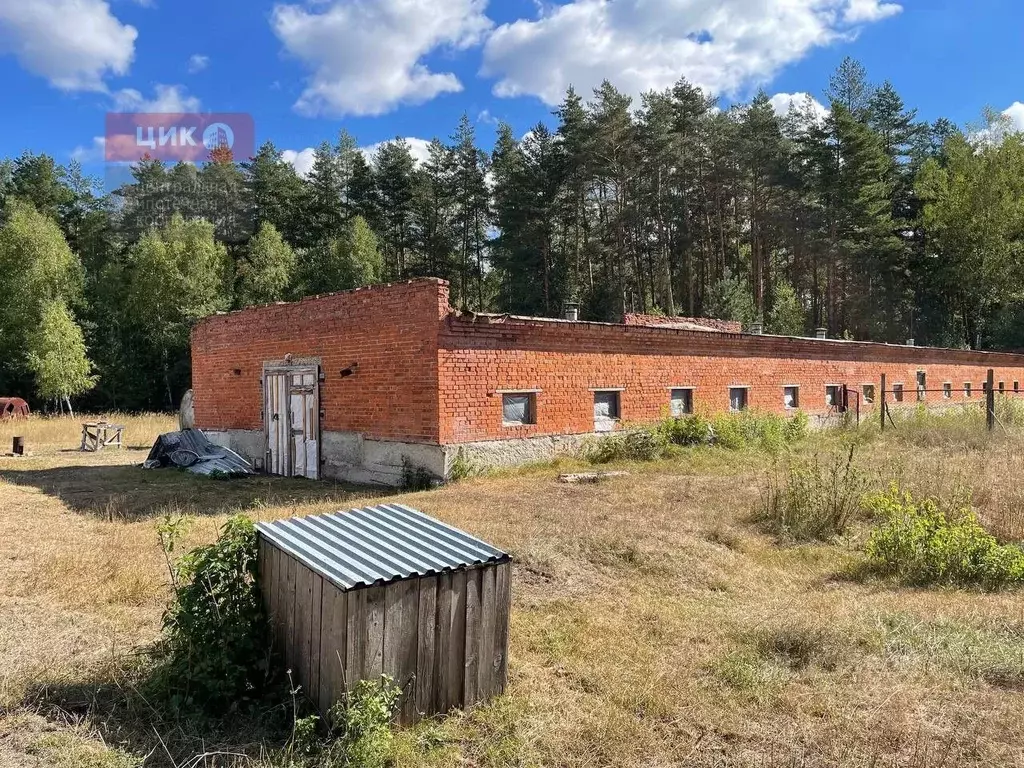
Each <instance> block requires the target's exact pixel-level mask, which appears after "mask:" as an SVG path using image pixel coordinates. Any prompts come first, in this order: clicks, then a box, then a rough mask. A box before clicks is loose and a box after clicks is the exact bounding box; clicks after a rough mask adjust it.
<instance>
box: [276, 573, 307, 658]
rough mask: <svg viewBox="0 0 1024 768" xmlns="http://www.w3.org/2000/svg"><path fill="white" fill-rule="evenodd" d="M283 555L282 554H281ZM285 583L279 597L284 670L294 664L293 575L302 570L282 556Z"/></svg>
mask: <svg viewBox="0 0 1024 768" xmlns="http://www.w3.org/2000/svg"><path fill="white" fill-rule="evenodd" d="M282 554H283V553H282ZM284 560H285V567H286V568H287V571H286V572H285V573H286V575H285V583H284V594H283V595H282V596H281V599H282V601H283V603H282V604H283V606H284V624H283V626H284V645H283V648H284V664H285V669H292V667H293V666H294V664H295V657H296V643H295V573H296V570H297V569H299V568H302V566H301V565H299V564H298V563H296V562H295V558H293V557H288V556H287V555H285V556H284Z"/></svg>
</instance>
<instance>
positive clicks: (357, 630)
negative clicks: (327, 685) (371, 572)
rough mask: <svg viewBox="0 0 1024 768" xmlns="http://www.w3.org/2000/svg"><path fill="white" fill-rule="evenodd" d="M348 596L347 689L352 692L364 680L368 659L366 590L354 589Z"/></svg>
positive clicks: (346, 630) (346, 631)
mask: <svg viewBox="0 0 1024 768" xmlns="http://www.w3.org/2000/svg"><path fill="white" fill-rule="evenodd" d="M347 595H348V615H347V616H346V629H345V633H346V638H347V640H346V648H345V674H346V678H345V689H346V690H348V691H351V690H352V689H353V688H355V685H356V683H357V682H359V680H360V679H361V678H362V675H363V663H364V661H363V660H364V659H365V657H366V590H365V589H354V590H352V591H350V592H348V593H347Z"/></svg>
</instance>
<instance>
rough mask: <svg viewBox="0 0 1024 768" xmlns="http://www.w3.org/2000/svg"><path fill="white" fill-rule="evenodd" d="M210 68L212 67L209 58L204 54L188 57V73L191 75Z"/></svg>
mask: <svg viewBox="0 0 1024 768" xmlns="http://www.w3.org/2000/svg"><path fill="white" fill-rule="evenodd" d="M208 66H210V57H209V56H205V55H204V54H202V53H193V54H192V55H191V56H189V57H188V71H189V74H191V75H194V74H196V73H197V72H202V71H203V70H204V69H206V68H207V67H208Z"/></svg>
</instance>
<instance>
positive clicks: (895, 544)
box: [867, 486, 1024, 589]
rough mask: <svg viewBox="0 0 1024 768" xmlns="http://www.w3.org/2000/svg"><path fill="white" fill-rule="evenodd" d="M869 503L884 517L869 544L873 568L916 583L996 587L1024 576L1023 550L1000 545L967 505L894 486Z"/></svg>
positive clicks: (868, 555) (869, 505) (868, 552)
mask: <svg viewBox="0 0 1024 768" xmlns="http://www.w3.org/2000/svg"><path fill="white" fill-rule="evenodd" d="M868 507H869V508H870V509H871V511H872V512H873V513H874V514H875V515H876V516H877V517H878V518H879V519H880V520H881V521H882V522H881V523H880V524H879V525H878V527H876V528H875V529H874V530H873V531H872V532H871V537H870V539H869V540H868V544H867V557H868V562H867V564H868V569H869V570H871V571H874V572H876V573H880V574H883V575H889V576H895V577H897V578H898V579H900V580H901V581H903V582H905V583H908V584H915V585H930V584H948V585H955V586H981V587H984V588H986V589H998V588H1000V587H1004V586H1009V585H1014V584H1019V583H1020V582H1022V581H1024V550H1021V548H1020V547H1018V546H1015V545H1000V544H999V542H998V541H996V538H995V537H994V536H992V535H991V534H989V533H988V532H987V531H985V529H984V528H982V527H981V525H980V523H978V519H977V517H976V515H975V514H974V512H973V510H971V509H970V507H958V508H954V509H953V510H951V511H950V512H949V513H948V514H947V513H946V512H943V511H942V510H941V509H940V508H939V505H938V503H937V502H936V501H935V500H934V499H924V500H923V501H915V500H914V499H913V498H912V497H911V495H910V494H909V493H903V492H901V491H900V490H899V488H897V487H895V486H894V487H892V488H891V489H890V490H889V491H888V492H887V493H884V494H879V495H877V496H874V497H872V498H871V499H870V500H869V501H868Z"/></svg>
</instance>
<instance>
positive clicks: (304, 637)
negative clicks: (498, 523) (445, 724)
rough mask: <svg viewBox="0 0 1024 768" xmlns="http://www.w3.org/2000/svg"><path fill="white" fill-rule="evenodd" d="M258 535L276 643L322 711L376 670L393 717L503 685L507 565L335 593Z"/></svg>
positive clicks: (481, 697) (483, 696)
mask: <svg viewBox="0 0 1024 768" xmlns="http://www.w3.org/2000/svg"><path fill="white" fill-rule="evenodd" d="M259 541H260V546H259V570H260V586H261V588H262V590H263V602H264V605H265V607H266V609H267V613H268V615H269V616H270V621H271V626H272V627H273V633H274V638H273V639H274V644H275V646H276V650H277V651H278V653H279V655H280V657H281V658H282V659H283V660H284V664H285V668H286V669H290V670H291V672H292V680H293V682H294V684H296V685H301V686H302V690H303V692H304V693H305V695H306V696H307V698H309V699H310V701H312V702H313V704H315V705H316V706H317V708H318V709H319V710H320V712H321V713H326V712H327V710H328V709H329V708H330V706H331V705H332V704H333V703H334V702H335V701H337V700H338V698H339V697H340V696H341V694H342V693H343V692H344V691H345V690H350V689H351V688H353V687H354V685H355V683H356V682H358V681H359V680H378V679H379V678H380V676H381V674H386V675H389V676H391V677H392V678H394V680H395V682H396V683H397V684H398V686H399V687H401V688H402V699H401V702H400V712H399V717H398V719H399V721H400V722H402V723H412V722H415V721H416V720H418V719H419V718H420V716H421V715H432V714H435V713H438V712H447V711H448V710H450V709H453V708H459V707H462V708H465V707H469V706H471V705H473V704H476V703H477V702H481V701H486V700H487V699H489V698H491V697H492V696H495V695H497V694H499V693H501V692H503V691H504V690H505V684H506V682H507V680H508V626H509V607H510V602H511V566H510V564H509V563H507V562H506V563H501V564H498V565H488V566H482V567H474V568H468V569H465V570H461V571H456V572H453V573H444V574H440V575H437V576H427V577H423V578H417V579H404V580H402V581H395V582H391V583H389V584H385V585H382V586H373V587H360V588H358V589H352V590H348V591H344V590H341V589H338V588H337V587H336V586H335V585H334V584H332V583H331V582H330V581H328V580H327V579H324V578H323V577H321V576H320V575H318V574H316V573H314V572H313V571H312V570H310V569H309V568H307V567H306V566H305V565H303V564H302V563H300V562H298V561H297V560H295V559H294V558H292V557H291V556H289V555H287V554H285V553H284V552H283V551H281V550H280V549H278V548H277V547H275V546H274V545H272V544H271V543H270V542H268V541H267V540H266V539H265V538H264V537H262V536H261V537H260V540H259Z"/></svg>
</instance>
